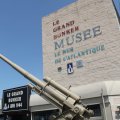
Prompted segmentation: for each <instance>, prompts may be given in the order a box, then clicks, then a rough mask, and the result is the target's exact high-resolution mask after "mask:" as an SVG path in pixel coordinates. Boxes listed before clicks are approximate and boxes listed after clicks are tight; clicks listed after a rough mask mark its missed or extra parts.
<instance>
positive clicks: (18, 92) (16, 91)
mask: <svg viewBox="0 0 120 120" xmlns="http://www.w3.org/2000/svg"><path fill="white" fill-rule="evenodd" d="M30 93H31V90H30V88H29V87H28V86H22V87H17V88H12V89H7V90H3V104H2V111H3V112H16V111H28V110H29V97H30Z"/></svg>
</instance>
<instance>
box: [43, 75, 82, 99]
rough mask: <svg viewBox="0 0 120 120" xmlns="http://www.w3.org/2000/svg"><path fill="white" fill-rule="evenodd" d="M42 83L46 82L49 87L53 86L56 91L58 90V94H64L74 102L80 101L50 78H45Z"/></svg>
mask: <svg viewBox="0 0 120 120" xmlns="http://www.w3.org/2000/svg"><path fill="white" fill-rule="evenodd" d="M44 81H45V82H48V83H49V84H50V85H51V86H53V87H54V88H56V89H57V90H59V91H60V92H62V93H63V94H65V95H66V96H68V97H71V98H73V99H74V100H75V101H79V100H80V97H79V96H78V95H76V94H74V93H72V92H71V91H69V90H68V89H66V88H64V87H63V86H62V85H60V84H58V83H56V82H55V81H53V80H52V79H51V78H49V77H46V78H44Z"/></svg>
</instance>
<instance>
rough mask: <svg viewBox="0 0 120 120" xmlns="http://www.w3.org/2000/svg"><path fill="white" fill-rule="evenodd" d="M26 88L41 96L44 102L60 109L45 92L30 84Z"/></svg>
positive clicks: (59, 105) (57, 103) (56, 102)
mask: <svg viewBox="0 0 120 120" xmlns="http://www.w3.org/2000/svg"><path fill="white" fill-rule="evenodd" d="M28 86H29V87H30V88H31V89H32V90H33V91H34V92H36V93H37V94H39V95H40V96H42V97H43V98H44V99H45V100H46V101H48V102H50V103H52V104H54V105H55V106H56V107H58V108H60V109H62V107H63V106H62V105H61V104H60V103H59V102H58V101H56V100H55V99H54V98H53V97H52V96H50V95H48V94H47V93H46V92H44V91H42V90H40V89H39V88H38V87H37V86H34V85H32V84H28Z"/></svg>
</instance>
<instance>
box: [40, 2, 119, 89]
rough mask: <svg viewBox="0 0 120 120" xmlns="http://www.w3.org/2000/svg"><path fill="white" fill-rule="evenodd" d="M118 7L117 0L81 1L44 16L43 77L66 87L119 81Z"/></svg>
mask: <svg viewBox="0 0 120 120" xmlns="http://www.w3.org/2000/svg"><path fill="white" fill-rule="evenodd" d="M118 2H119V1H118ZM117 8H118V7H115V1H114V0H89V1H88V0H78V1H76V2H74V3H72V4H70V5H68V6H66V7H64V8H62V9H60V10H58V11H56V12H54V13H52V14H50V15H48V16H45V17H43V19H42V35H43V37H42V40H43V65H44V67H43V68H44V76H49V77H51V78H52V79H54V80H55V81H57V82H59V83H60V84H62V85H64V86H66V87H68V86H70V85H72V86H76V85H83V84H88V83H93V82H98V81H109V80H119V79H120V74H119V71H120V55H119V52H120V47H119V44H120V23H119V18H120V14H119V12H117V10H118V9H117Z"/></svg>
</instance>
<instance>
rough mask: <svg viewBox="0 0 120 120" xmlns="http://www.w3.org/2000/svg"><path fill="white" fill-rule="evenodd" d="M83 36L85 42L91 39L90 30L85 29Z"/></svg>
mask: <svg viewBox="0 0 120 120" xmlns="http://www.w3.org/2000/svg"><path fill="white" fill-rule="evenodd" d="M83 35H84V40H87V39H89V38H91V37H92V35H91V34H90V29H87V30H86V31H84V32H83Z"/></svg>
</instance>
